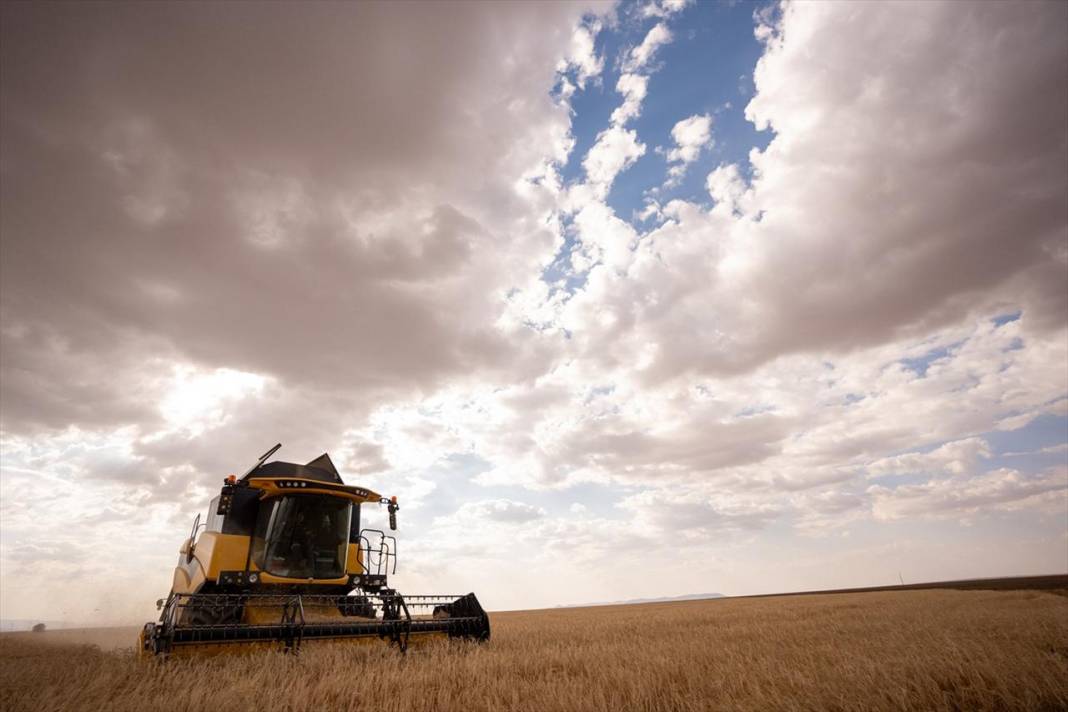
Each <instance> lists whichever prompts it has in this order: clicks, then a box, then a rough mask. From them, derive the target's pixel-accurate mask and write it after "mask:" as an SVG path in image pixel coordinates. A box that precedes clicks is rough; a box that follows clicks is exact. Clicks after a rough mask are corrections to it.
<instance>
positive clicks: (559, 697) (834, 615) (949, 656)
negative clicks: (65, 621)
mask: <svg viewBox="0 0 1068 712" xmlns="http://www.w3.org/2000/svg"><path fill="white" fill-rule="evenodd" d="M491 620H492V626H493V639H492V640H491V641H490V642H489V643H488V644H486V645H481V646H479V645H475V644H470V643H448V642H442V643H440V644H438V643H434V644H427V645H424V646H421V647H418V648H414V647H413V648H412V649H411V650H410V651H409V652H408V654H407V655H404V656H402V655H400V654H399V653H398V652H397V650H395V649H391V648H389V647H387V646H386V645H384V644H383V645H381V646H378V645H375V646H350V647H343V648H339V647H337V646H323V647H318V648H316V647H314V646H312V645H306V646H305V647H304V648H303V649H302V651H301V653H300V654H299V655H296V656H294V655H285V654H281V653H258V654H250V655H244V656H229V657H216V658H210V659H202V660H177V659H173V660H168V661H166V662H159V661H141V660H138V659H137V658H136V657H135V656H134V654H133V652H132V651H131V650H129V649H127V650H104V649H101V648H100V647H95V646H89V645H85V644H78V643H77V642H76V641H77V636H76V635H74V634H69V633H65V632H56V633H45V634H43V635H42V634H5V635H2V636H0V709H3V710H4V711H5V712H15V711H16V710H42V711H47V710H80V709H91V710H205V709H216V710H227V711H240V710H346V709H347V710H383V711H388V710H398V711H401V710H403V711H404V712H418V711H421V710H561V711H563V710H575V711H578V710H1064V709H1068V597H1065V596H1063V595H1057V594H1055V593H1049V592H1035V591H1009V592H1006V591H950V590H932V591H894V592H878V593H862V594H834V595H818V596H800V597H776V598H758V599H719V600H711V601H691V602H684V603H682V602H680V603H662V604H644V605H633V606H606V607H595V608H569V609H555V610H543V611H525V612H507V613H496V614H491ZM127 634H128V635H129V636H130V639H132V637H133V636H134V635H135V634H136V630H134V629H131V630H129V631H112V632H111V633H110V636H111V637H110V638H107V637H106V636H105V637H102V638H101V640H100V642H101V645H103V646H104V647H106V646H107V645H108V643H109V642H114V640H116V635H118V636H121V637H125V636H126V635H127ZM82 639H83V640H85V639H86V635H84V634H83V636H82Z"/></svg>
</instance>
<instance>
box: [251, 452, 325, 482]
mask: <svg viewBox="0 0 1068 712" xmlns="http://www.w3.org/2000/svg"><path fill="white" fill-rule="evenodd" d="M254 477H299V478H301V479H305V480H318V481H319V482H330V483H332V484H337V485H343V484H345V482H344V481H343V480H342V479H341V475H340V474H338V471H337V468H336V467H334V463H333V461H332V460H331V459H330V456H329V455H327V454H326V453H325V452H324V453H323V454H322V455H320V456H319V457H317V458H315V459H314V460H312V461H311V462H309V463H307V464H304V465H298V464H297V463H295V462H282V461H281V460H275V461H274V462H265V463H263V464H262V465H258V466H257V467H254V468H253V469H252V470H250V471H249V472H248V474H246V475H245V476H244V477H242V478H241V481H242V482H247V481H248V480H250V479H252V478H254Z"/></svg>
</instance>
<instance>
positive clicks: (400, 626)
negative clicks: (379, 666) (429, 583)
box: [138, 444, 490, 655]
mask: <svg viewBox="0 0 1068 712" xmlns="http://www.w3.org/2000/svg"><path fill="white" fill-rule="evenodd" d="M280 447H281V445H280V444H279V445H275V446H274V447H273V448H271V449H270V450H269V451H268V452H267V453H265V454H264V455H263V457H261V458H260V459H259V461H258V462H257V463H256V465H254V466H253V467H252V469H250V470H249V471H248V472H247V473H245V475H243V476H242V477H240V478H237V477H235V476H233V475H231V476H230V477H228V478H227V479H226V480H225V482H224V484H223V487H222V491H221V492H220V494H219V496H218V497H216V498H215V499H213V500H212V502H211V506H210V510H209V514H208V519H207V521H206V522H205V523H203V524H202V523H201V521H200V516H199V515H197V518H196V521H195V522H194V523H193V532H192V534H191V535H190V536H189V538H188V539H187V540H186V541H185V543H184V544H183V545H182V548H181V551H180V554H179V557H178V566H177V567H175V569H174V582H173V584H172V586H171V593H170V595H169V596H168V597H167V599H166V600H164V599H160V601H159V602H158V604H157V605H158V607H159V608H160V609H161V610H162V613H161V614H160V618H159V621H158V622H156V623H146V624H145V626H144V628H143V629H142V631H141V636H140V641H139V648H138V649H139V650H140V651H141V654H142V655H186V654H194V655H196V654H202V653H216V652H228V651H233V650H243V649H246V648H249V647H264V648H281V649H286V650H295V649H297V648H298V647H299V646H300V645H301V643H302V642H309V641H336V640H348V641H360V640H372V641H373V640H385V641H389V642H390V643H391V644H396V645H397V646H398V647H399V648H400V649H401V650H402V651H403V650H406V649H407V647H408V643H409V642H410V641H414V640H417V639H422V638H427V637H431V636H437V637H450V638H469V639H473V640H479V641H484V640H488V639H489V635H490V628H489V617H488V616H487V615H486V612H485V611H483V610H482V606H481V605H480V604H479V602H478V599H477V598H475V595H474V594H473V593H469V594H467V595H466V596H403V595H401V594H400V593H398V592H397V591H395V590H394V589H392V588H389V584H388V581H387V577H388V575H389V574H392V573H395V571H396V567H397V556H396V554H397V543H396V539H395V538H394V537H392V536H389V535H387V534H386V533H385V532H383V531H381V530H377V529H361V528H360V508H361V505H364V504H375V505H385V506H386V507H387V508H388V510H389V525H390V529H391V530H395V529H396V528H397V510H398V506H397V498H396V497H392V498H390V499H386V498H384V497H381V496H379V495H378V494H376V493H374V492H372V491H370V490H368V489H364V488H362V487H353V486H349V485H346V484H345V483H344V482H342V480H341V477H340V476H339V475H338V472H337V470H336V469H335V468H334V464H333V463H332V462H331V461H330V457H329V456H328V455H325V454H324V455H321V456H320V457H318V458H316V459H315V460H312V461H311V462H309V463H308V464H306V465H297V464H294V463H290V462H278V461H275V462H266V460H267V458H268V457H270V456H271V455H273V454H274V452H275V451H276V450H278V448H280ZM201 528H203V532H201V531H200V529H201ZM198 533H199V534H200V536H199V537H198V536H197V534H198Z"/></svg>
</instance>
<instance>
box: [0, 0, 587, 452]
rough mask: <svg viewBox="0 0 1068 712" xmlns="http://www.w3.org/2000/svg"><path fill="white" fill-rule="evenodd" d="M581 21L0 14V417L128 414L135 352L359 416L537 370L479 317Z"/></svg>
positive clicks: (545, 232)
mask: <svg viewBox="0 0 1068 712" xmlns="http://www.w3.org/2000/svg"><path fill="white" fill-rule="evenodd" d="M581 12H582V10H581V8H580V7H578V6H573V5H551V6H544V7H535V6H532V5H526V4H520V3H514V4H500V5H494V6H486V5H479V4H443V3H426V4H414V3H411V4H403V5H386V4H374V3H360V4H350V5H310V6H304V5H300V6H298V5H295V4H281V3H279V4H271V5H266V6H261V7H253V6H250V5H242V4H225V3H224V4H217V5H199V6H196V7H195V8H193V7H190V6H186V5H181V4H153V5H136V4H121V5H102V4H95V5H84V4H48V5H30V4H18V5H14V4H11V5H5V6H4V9H3V13H4V15H3V50H2V51H3V57H2V59H3V61H2V70H0V71H2V80H3V82H2V83H3V89H2V91H3V111H2V116H0V132H2V135H0V138H2V143H3V145H2V158H0V171H2V177H3V180H2V186H0V191H2V192H0V200H2V205H3V211H2V218H0V220H2V223H0V231H2V236H3V240H2V246H0V249H2V260H0V278H2V279H0V282H2V284H0V318H2V322H3V342H2V345H3V357H4V358H3V371H2V373H3V385H4V394H5V397H4V402H3V415H4V428H5V429H6V430H7V431H8V432H13V431H26V430H29V429H33V428H36V427H49V428H56V427H63V426H65V425H69V424H77V425H80V426H83V427H112V426H114V425H116V424H120V423H123V422H127V423H147V422H149V421H150V420H151V419H152V418H153V412H152V411H153V407H154V404H153V399H154V396H155V393H154V392H153V391H152V390H151V388H150V387H149V386H148V384H147V381H149V380H151V377H152V375H153V368H158V367H159V366H158V364H156V365H153V364H152V363H151V361H152V360H153V359H157V358H158V359H161V360H164V361H167V360H172V361H178V362H191V363H195V364H198V365H200V366H203V367H207V368H213V367H221V366H225V367H228V368H233V369H238V370H244V371H251V372H256V373H261V374H266V375H271V376H275V377H278V378H279V379H280V380H281V381H282V382H284V383H285V384H287V385H290V384H292V385H294V387H303V388H307V389H308V390H309V392H316V393H317V395H318V394H319V393H320V392H322V391H323V390H324V389H327V390H331V389H332V390H333V391H334V392H335V393H336V394H340V393H342V392H344V393H347V394H348V400H349V401H350V403H349V404H348V406H349V408H350V409H353V408H355V409H357V410H359V409H360V406H361V405H362V406H364V407H366V404H368V403H374V402H377V401H378V400H379V399H381V398H383V397H385V395H386V394H393V395H395V394H397V393H408V394H410V393H414V392H418V391H419V390H431V389H433V388H434V386H435V384H437V383H438V382H440V380H441V379H442V378H445V377H448V376H462V375H464V374H467V373H471V372H474V371H477V372H479V373H480V375H481V376H482V377H492V374H494V373H498V374H499V373H503V372H504V371H506V370H509V371H510V370H512V369H513V368H516V367H517V365H518V367H519V368H520V369H522V368H524V365H523V364H524V359H528V360H530V363H537V362H538V361H540V360H543V358H544V351H543V350H539V349H537V348H525V344H524V339H523V336H522V334H519V335H513V336H512V337H511V338H505V336H504V335H502V334H501V333H500V332H499V331H497V330H496V329H494V328H493V326H492V324H493V322H494V320H495V318H496V316H497V314H498V313H499V310H500V307H501V304H502V296H503V293H504V291H505V290H506V289H507V288H508V287H509V286H510V282H511V281H512V280H513V279H516V275H517V274H519V273H520V272H521V271H522V272H526V271H528V270H531V269H534V270H536V268H537V265H538V264H539V263H540V261H541V260H543V259H544V258H545V254H544V253H546V251H551V248H552V244H553V241H554V239H555V235H554V233H553V232H552V231H551V230H550V229H548V228H546V227H545V226H544V225H542V224H539V221H538V220H536V219H533V218H534V217H535V216H536V214H537V213H536V210H535V209H534V208H532V206H531V205H530V204H528V203H527V202H525V201H524V199H522V198H520V197H519V196H518V195H517V194H516V193H515V192H514V191H513V190H512V185H513V184H514V183H515V181H517V180H518V179H519V178H520V176H521V175H523V173H524V172H526V171H528V170H530V169H531V168H532V167H537V165H538V163H539V161H541V160H542V159H543V157H544V156H545V155H548V154H551V153H552V151H553V145H554V141H557V140H558V138H559V135H562V132H561V129H564V130H566V126H567V115H566V111H564V110H563V109H562V108H561V107H558V106H556V105H554V104H553V103H552V102H551V100H550V98H549V97H548V95H547V90H546V87H548V86H551V83H552V75H553V68H554V65H555V61H556V58H557V57H558V56H561V55H562V54H563V49H564V48H565V47H566V44H567V41H568V39H569V37H570V29H571V27H572V26H573V25H574V24H575V22H576V21H577V19H578V18H579V16H580V15H581ZM528 368H529V366H528ZM333 400H335V401H337V400H345V399H344V398H342V397H338V398H334V399H333ZM319 402H320V407H322V400H321V399H320V401H319ZM342 412H344V409H343V410H342Z"/></svg>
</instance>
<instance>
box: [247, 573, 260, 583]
mask: <svg viewBox="0 0 1068 712" xmlns="http://www.w3.org/2000/svg"><path fill="white" fill-rule="evenodd" d="M259 580H260V575H259V574H257V573H251V574H249V575H248V582H249V583H256V582H257V581H259Z"/></svg>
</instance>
